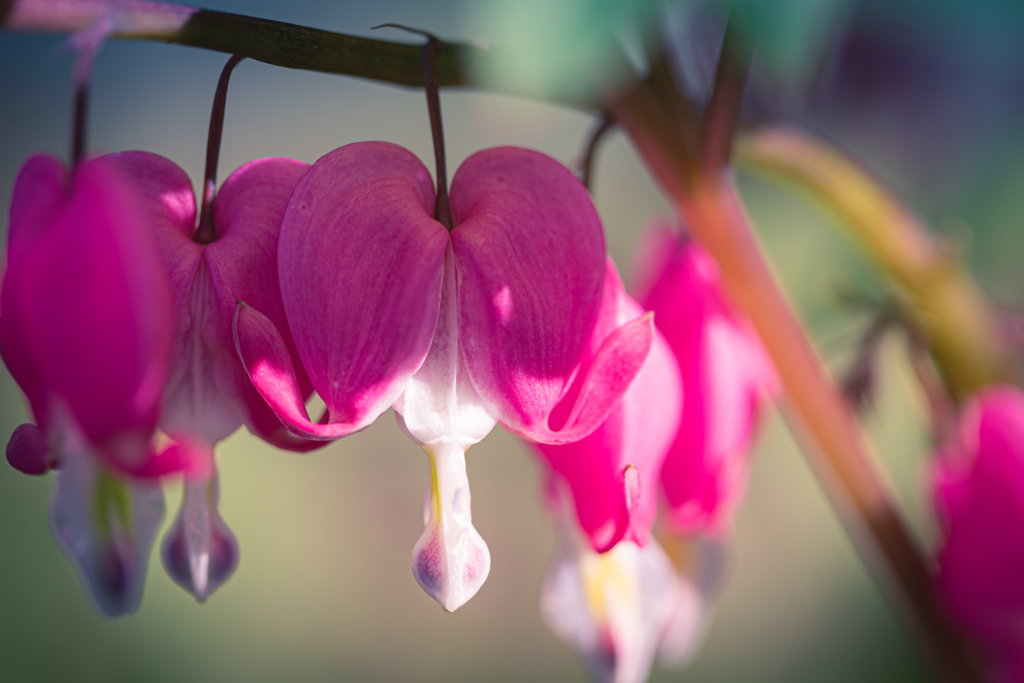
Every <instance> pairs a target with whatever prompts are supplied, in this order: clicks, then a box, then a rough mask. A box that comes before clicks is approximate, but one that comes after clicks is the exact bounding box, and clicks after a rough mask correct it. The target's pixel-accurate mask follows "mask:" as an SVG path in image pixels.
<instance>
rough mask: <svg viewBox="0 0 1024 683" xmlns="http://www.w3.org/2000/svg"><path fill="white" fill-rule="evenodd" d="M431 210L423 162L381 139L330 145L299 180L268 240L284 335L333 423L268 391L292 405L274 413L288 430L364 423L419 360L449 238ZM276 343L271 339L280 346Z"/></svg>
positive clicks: (340, 430)
mask: <svg viewBox="0 0 1024 683" xmlns="http://www.w3.org/2000/svg"><path fill="white" fill-rule="evenodd" d="M433 210H434V193H433V187H432V184H431V180H430V175H429V173H427V170H426V168H424V167H423V164H422V163H420V161H419V160H418V159H417V158H416V157H415V156H413V155H412V154H411V153H410V152H408V151H406V150H404V149H402V148H401V147H398V146H397V145H392V144H388V143H383V142H364V143H356V144H351V145H346V146H345V147H341V148H340V149H336V150H334V151H333V152H330V153H329V154H327V155H325V156H323V157H322V158H321V159H320V160H319V161H317V162H316V163H315V164H313V166H312V168H310V170H309V172H307V173H306V175H305V176H303V178H302V180H301V181H299V184H298V186H296V188H295V192H294V194H293V195H292V199H291V202H290V203H289V205H288V210H287V212H286V213H285V217H284V223H283V225H282V226H281V238H280V242H279V244H278V272H279V276H280V280H281V295H282V299H283V301H284V309H285V313H286V315H287V319H288V324H289V326H290V328H291V332H292V335H293V336H294V339H295V346H296V348H297V349H298V352H299V356H300V358H301V359H302V363H303V365H304V366H305V368H306V370H307V371H308V372H309V377H310V379H311V380H312V383H313V386H314V388H315V389H316V391H317V393H318V394H319V395H320V397H321V398H322V399H323V400H324V403H325V404H326V405H327V408H328V410H329V413H330V422H331V423H332V424H331V425H330V426H329V427H324V426H322V425H312V426H310V425H308V424H306V422H308V420H305V419H300V413H303V412H304V411H295V410H294V409H295V408H296V407H297V406H295V400H294V396H291V397H288V398H282V399H280V400H276V401H275V400H270V399H268V403H270V404H271V407H274V408H275V411H276V412H278V415H279V416H280V415H282V411H284V413H285V414H288V415H290V416H291V417H290V421H289V419H285V422H286V424H290V425H291V427H292V428H293V430H295V429H294V428H295V427H296V426H297V425H300V424H302V425H304V426H303V427H301V429H299V430H297V433H300V434H302V433H304V432H306V431H308V432H310V433H313V432H314V431H315V432H316V433H319V434H323V435H326V434H333V435H335V436H333V437H329V438H337V436H343V435H344V434H349V433H351V432H353V431H356V430H358V429H362V428H363V427H366V426H367V425H369V424H370V423H371V422H372V421H373V420H374V419H376V418H377V416H378V415H380V414H381V413H382V412H384V411H385V410H386V409H387V408H388V406H390V405H391V404H392V403H393V402H394V401H395V399H396V398H398V396H399V394H400V393H401V391H402V389H403V388H404V386H405V384H406V382H407V381H408V380H409V378H410V377H411V376H412V375H413V374H414V373H415V372H416V370H417V369H418V368H419V367H420V365H421V364H422V363H423V360H424V358H425V357H426V355H427V351H428V349H429V347H430V340H431V338H432V337H433V334H434V328H435V326H436V324H437V315H438V307H439V306H440V289H441V269H442V264H443V260H444V252H445V248H446V247H447V245H448V233H447V231H446V230H445V229H444V228H443V227H442V226H441V225H440V224H439V223H438V222H437V221H435V220H434V219H433V218H432V217H431V216H432V214H433ZM240 332H241V326H240ZM243 337H244V335H241V334H240V339H243ZM244 347H245V344H244V339H243V343H242V348H243V350H244ZM285 349H286V345H285V344H284V342H282V349H281V353H284V352H285ZM243 355H244V354H243ZM249 368H250V371H251V370H253V366H252V365H250V366H249ZM250 374H251V373H250ZM259 386H260V385H259V383H257V388H259ZM264 387H265V388H267V385H266V384H264ZM261 393H262V394H263V396H264V398H267V396H268V395H267V393H265V392H264V391H263V390H261ZM275 404H276V407H275ZM286 405H289V406H291V408H289V409H287V410H285V406H286Z"/></svg>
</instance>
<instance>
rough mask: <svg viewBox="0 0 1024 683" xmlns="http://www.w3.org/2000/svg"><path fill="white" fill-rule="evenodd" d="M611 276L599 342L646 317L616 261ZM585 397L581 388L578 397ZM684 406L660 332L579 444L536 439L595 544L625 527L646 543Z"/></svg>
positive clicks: (614, 539) (622, 533)
mask: <svg viewBox="0 0 1024 683" xmlns="http://www.w3.org/2000/svg"><path fill="white" fill-rule="evenodd" d="M606 283H607V284H606V287H605V296H604V305H603V306H602V315H601V316H600V318H599V320H600V322H599V324H598V326H597V329H596V330H595V339H594V341H593V345H594V346H597V345H598V344H600V343H601V342H602V339H601V335H607V334H608V329H614V327H615V326H616V325H619V324H621V323H622V322H623V321H625V320H630V319H633V318H639V319H643V318H644V317H645V316H644V315H643V310H642V309H641V308H640V307H639V305H637V303H636V302H635V301H633V300H632V299H631V298H629V296H628V295H627V294H626V293H625V291H624V290H623V289H622V284H621V282H620V281H619V279H618V276H617V274H616V273H615V270H614V265H613V264H611V262H610V260H609V271H608V278H607V280H606ZM608 313H610V315H609V314H608ZM613 334H614V332H613ZM599 348H603V346H601V347H599ZM584 384H587V382H586V381H585V382H584ZM595 384H596V385H598V386H604V387H608V386H609V384H612V383H610V382H600V383H598V382H595ZM605 390H606V391H607V388H606V389H605ZM567 398H568V399H570V400H571V399H572V397H571V395H570V397H567ZM585 400H586V399H585V397H584V396H582V395H581V396H579V397H577V398H576V399H575V402H576V404H577V405H579V404H581V403H584V402H585ZM681 411H682V383H681V379H680V374H679V365H678V363H676V360H675V356H674V355H673V354H672V351H671V349H670V348H669V347H668V344H667V343H666V342H665V340H664V338H662V336H661V335H660V334H655V335H654V339H653V342H652V343H651V346H650V354H649V355H647V357H646V360H643V365H642V367H641V368H640V370H639V372H637V373H636V378H635V379H634V380H633V382H632V384H630V385H629V388H628V389H626V391H625V393H624V394H623V395H622V399H621V402H620V403H619V404H618V405H617V406H616V407H615V408H614V409H613V410H612V411H611V414H609V415H608V417H607V419H605V420H604V422H603V423H601V425H600V426H599V427H598V428H597V429H596V430H595V431H593V432H592V433H591V434H589V435H588V436H586V437H584V438H582V439H581V440H579V441H576V442H573V443H566V444H563V445H548V444H537V445H536V448H537V449H538V450H539V451H540V452H541V453H542V454H543V455H544V457H545V458H546V460H547V462H548V463H549V464H550V465H551V468H552V469H553V470H554V471H555V472H557V473H558V474H559V475H561V477H562V478H563V479H564V480H565V482H566V483H567V484H568V486H569V489H570V491H571V492H572V497H573V502H574V504H575V509H576V517H577V520H578V521H579V525H580V528H581V529H582V530H583V532H584V534H585V535H586V536H587V537H588V538H589V540H590V543H591V545H592V547H593V549H594V550H595V551H597V552H606V551H608V550H610V549H611V548H612V547H614V546H615V545H616V544H617V543H618V542H619V541H620V540H622V539H623V538H626V537H627V534H628V538H629V540H633V541H635V542H637V543H638V544H640V545H644V544H645V543H646V542H647V537H648V533H649V532H650V528H651V525H652V524H653V523H654V517H655V515H656V513H657V499H658V497H657V493H656V492H657V490H658V479H659V477H660V474H661V466H662V462H663V461H664V459H665V455H666V453H667V451H668V449H669V447H670V446H671V445H672V442H673V440H674V439H675V435H676V431H677V429H678V428H679V419H680V414H681Z"/></svg>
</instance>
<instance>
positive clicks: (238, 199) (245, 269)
mask: <svg viewBox="0 0 1024 683" xmlns="http://www.w3.org/2000/svg"><path fill="white" fill-rule="evenodd" d="M106 158H107V159H109V160H110V161H111V163H113V164H115V165H116V166H117V167H118V168H119V169H120V170H121V171H122V172H123V174H124V176H125V177H127V178H130V179H131V180H132V183H133V186H134V190H135V194H136V196H137V197H138V199H139V205H140V207H141V208H142V209H143V210H144V212H145V221H146V227H147V228H148V229H149V230H150V231H151V232H152V233H153V235H154V237H155V239H156V244H157V249H158V253H159V257H160V261H161V265H162V269H163V271H164V272H165V273H167V277H168V280H169V282H170V286H171V293H172V296H173V302H174V313H175V322H176V328H175V336H174V348H173V354H172V362H171V365H170V373H169V376H168V380H167V383H166V386H165V388H164V392H163V405H162V411H161V415H160V426H161V427H162V428H163V430H164V431H165V432H167V433H168V434H170V435H172V436H173V437H174V438H176V439H178V440H181V441H183V442H187V443H189V444H190V447H191V448H193V449H195V450H197V451H201V452H206V453H207V454H208V457H209V458H211V461H212V457H213V452H212V448H213V446H214V445H215V444H216V443H217V442H218V441H220V440H222V439H224V438H226V437H227V436H229V435H230V434H231V433H232V432H234V431H235V430H236V429H238V427H239V426H241V425H242V424H245V425H246V426H247V427H248V428H249V430H250V431H251V432H252V433H253V434H255V435H257V436H258V437H260V438H261V439H263V440H265V441H267V442H268V443H271V444H273V445H275V446H278V447H281V448H286V449H289V450H297V451H305V450H309V449H311V448H316V447H318V446H320V445H322V444H323V442H320V441H306V440H302V439H298V438H296V437H295V436H293V435H291V434H290V433H289V432H288V431H287V430H286V429H285V427H284V425H282V424H281V421H280V420H279V419H278V418H277V416H276V415H275V414H274V412H273V411H272V410H271V409H270V407H269V406H267V404H266V402H265V401H264V400H263V398H262V397H261V396H260V395H259V393H257V392H256V390H255V388H254V387H253V385H252V382H251V381H250V380H249V376H248V374H247V373H246V372H245V369H244V368H243V367H242V363H241V362H240V360H239V358H238V353H237V352H236V351H235V342H234V337H233V333H232V320H233V318H234V314H235V307H236V305H237V302H238V300H239V299H244V300H246V301H248V302H250V303H251V304H252V305H253V306H256V307H257V308H258V309H259V310H260V311H261V312H263V314H264V315H266V316H267V317H268V319H270V320H271V321H273V323H274V324H275V326H277V329H278V330H280V331H281V334H282V338H283V339H284V343H285V345H286V347H287V349H288V352H289V354H290V357H291V359H292V361H293V363H294V367H295V368H296V376H297V379H298V382H299V386H300V389H301V393H302V396H303V398H308V397H309V395H310V394H311V393H312V386H311V385H310V383H309V378H308V377H307V376H306V373H305V371H304V370H303V368H302V364H301V363H300V362H298V355H297V352H296V351H295V345H294V343H293V342H292V339H291V334H290V333H289V331H288V325H287V323H286V321H285V317H284V307H283V305H282V303H281V293H280V288H279V285H278V278H277V239H278V234H279V232H280V228H281V221H282V219H283V217H284V212H285V208H286V207H287V205H288V199H289V197H291V193H292V191H293V190H294V189H295V184H296V183H297V182H298V181H299V178H301V177H302V175H303V174H304V173H305V172H306V170H307V169H308V168H309V166H308V165H307V164H304V163H302V162H299V161H293V160H291V159H284V158H271V159H258V160H256V161H253V162H250V163H248V164H246V165H245V166H242V167H241V168H239V169H238V170H237V171H235V172H234V173H233V174H232V175H231V176H230V177H229V178H228V179H227V180H226V181H225V182H224V184H223V186H222V187H221V189H220V191H219V192H218V193H217V195H216V200H215V202H214V213H213V218H214V227H215V238H216V239H215V240H214V241H212V242H210V243H209V244H201V243H199V242H197V241H196V240H195V237H196V234H197V222H196V215H197V211H196V202H195V199H194V195H193V192H192V183H191V181H190V180H189V177H188V175H187V174H186V173H185V172H184V171H183V170H182V169H181V168H179V167H178V166H177V165H176V164H174V163H173V162H171V161H170V160H168V159H165V158H163V157H161V156H158V155H156V154H150V153H148V152H122V153H120V154H112V155H110V156H109V157H106ZM218 491H219V485H218V482H217V480H216V475H215V473H214V472H211V475H210V477H208V478H206V479H203V480H195V481H190V482H186V487H185V495H184V497H183V499H182V507H181V511H180V513H179V515H178V519H177V521H176V522H175V524H174V527H173V528H172V529H171V531H170V532H169V533H168V535H167V537H166V538H165V539H164V544H163V560H164V566H165V567H166V569H167V571H168V573H169V574H170V575H171V577H172V578H174V580H175V581H176V582H177V583H178V584H180V585H181V586H182V587H184V588H185V589H186V590H189V591H190V592H192V593H193V594H194V595H195V597H196V599H197V600H198V601H200V602H203V601H204V600H205V599H206V597H207V596H208V595H209V593H211V592H212V591H213V590H214V589H216V588H217V586H219V585H220V584H221V583H223V582H224V581H225V580H226V579H227V578H228V577H229V576H230V575H231V573H232V572H233V571H234V569H235V567H236V565H237V563H238V544H237V542H236V540H235V537H234V535H233V534H232V533H231V531H230V530H229V529H228V528H227V526H226V525H225V524H224V522H223V520H222V519H221V518H220V515H219V514H218V512H217V509H216V500H217V497H218Z"/></svg>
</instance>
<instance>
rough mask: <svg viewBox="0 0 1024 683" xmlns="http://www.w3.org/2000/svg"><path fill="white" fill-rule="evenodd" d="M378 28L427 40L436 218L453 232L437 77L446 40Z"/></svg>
mask: <svg viewBox="0 0 1024 683" xmlns="http://www.w3.org/2000/svg"><path fill="white" fill-rule="evenodd" d="M378 28H397V29H400V30H402V31H408V32H409V33H415V34H417V35H421V36H423V37H425V38H426V39H427V42H425V43H423V47H421V48H420V69H421V70H422V72H423V89H424V91H426V93H427V111H428V113H429V116H430V136H431V138H432V139H433V142H434V167H435V170H436V175H437V201H436V202H435V205H434V220H436V221H437V222H438V223H440V224H441V225H443V226H444V227H445V228H447V229H448V232H451V231H452V229H453V227H454V226H453V225H452V209H451V204H450V203H449V201H448V168H447V164H446V163H445V153H444V125H443V122H442V120H441V95H440V85H439V84H438V79H437V51H438V50H439V49H440V48H441V47H443V46H444V43H443V42H442V41H441V40H440V39H438V37H437V36H435V35H434V34H433V33H428V32H427V31H421V30H420V29H418V28H409V27H408V26H403V25H402V24H380V25H378V26H374V27H373V29H371V30H376V29H378Z"/></svg>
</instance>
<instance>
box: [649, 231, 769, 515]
mask: <svg viewBox="0 0 1024 683" xmlns="http://www.w3.org/2000/svg"><path fill="white" fill-rule="evenodd" d="M637 272H638V275H639V277H638V286H637V288H636V292H637V299H638V300H639V301H640V302H641V303H642V305H643V306H644V307H646V308H647V309H648V310H651V311H654V313H655V315H656V321H657V325H658V330H659V331H660V332H661V333H662V334H664V335H665V339H666V340H668V344H669V346H671V347H672V350H673V351H674V352H675V355H676V358H677V359H678V360H679V366H680V369H681V370H682V373H683V386H684V387H686V395H687V400H686V405H685V406H684V408H683V416H682V423H681V425H680V427H679V433H678V434H677V435H676V439H675V444H674V445H673V446H672V448H671V450H670V451H669V454H668V456H667V457H666V458H665V464H664V466H663V468H662V474H661V484H662V487H663V489H664V491H665V498H666V502H667V503H668V506H669V523H670V524H671V526H672V527H673V529H674V530H675V531H676V532H678V533H694V532H697V531H701V532H704V533H707V534H710V535H715V534H717V533H718V532H720V531H722V530H723V529H727V528H728V527H729V525H731V522H732V515H733V513H734V511H735V509H736V506H737V505H738V503H739V501H740V500H741V499H742V497H743V494H744V492H745V491H746V486H747V480H748V478H749V470H750V454H749V451H750V445H751V440H752V439H753V436H754V432H755V428H756V425H757V422H758V416H759V415H760V413H761V410H762V408H763V406H764V405H765V403H766V401H767V400H768V399H769V398H771V397H774V396H775V395H777V394H778V391H779V380H778V376H777V375H776V372H775V367H774V365H773V364H772V362H771V359H770V358H769V357H768V354H767V352H766V351H765V350H764V347H763V346H762V344H761V341H760V339H759V338H758V337H757V334H756V333H755V332H754V330H753V328H752V327H751V325H750V323H749V322H748V321H747V320H746V319H745V318H743V317H742V316H741V315H740V314H738V313H737V312H736V311H734V310H733V309H732V308H731V306H730V305H729V303H728V302H727V301H726V299H725V296H724V294H723V292H722V290H721V287H720V285H719V273H718V266H717V264H716V263H715V262H714V260H713V259H712V258H711V255H710V254H708V253H707V252H706V251H704V249H702V248H701V247H700V246H698V245H697V244H696V243H695V242H693V241H692V240H689V239H687V238H686V237H684V236H682V235H680V234H679V233H678V231H675V230H673V229H672V228H670V227H668V226H666V225H658V226H656V227H655V228H654V229H653V230H651V231H649V232H648V233H647V235H645V237H644V239H643V240H642V242H641V246H640V249H639V252H638V268H637Z"/></svg>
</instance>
